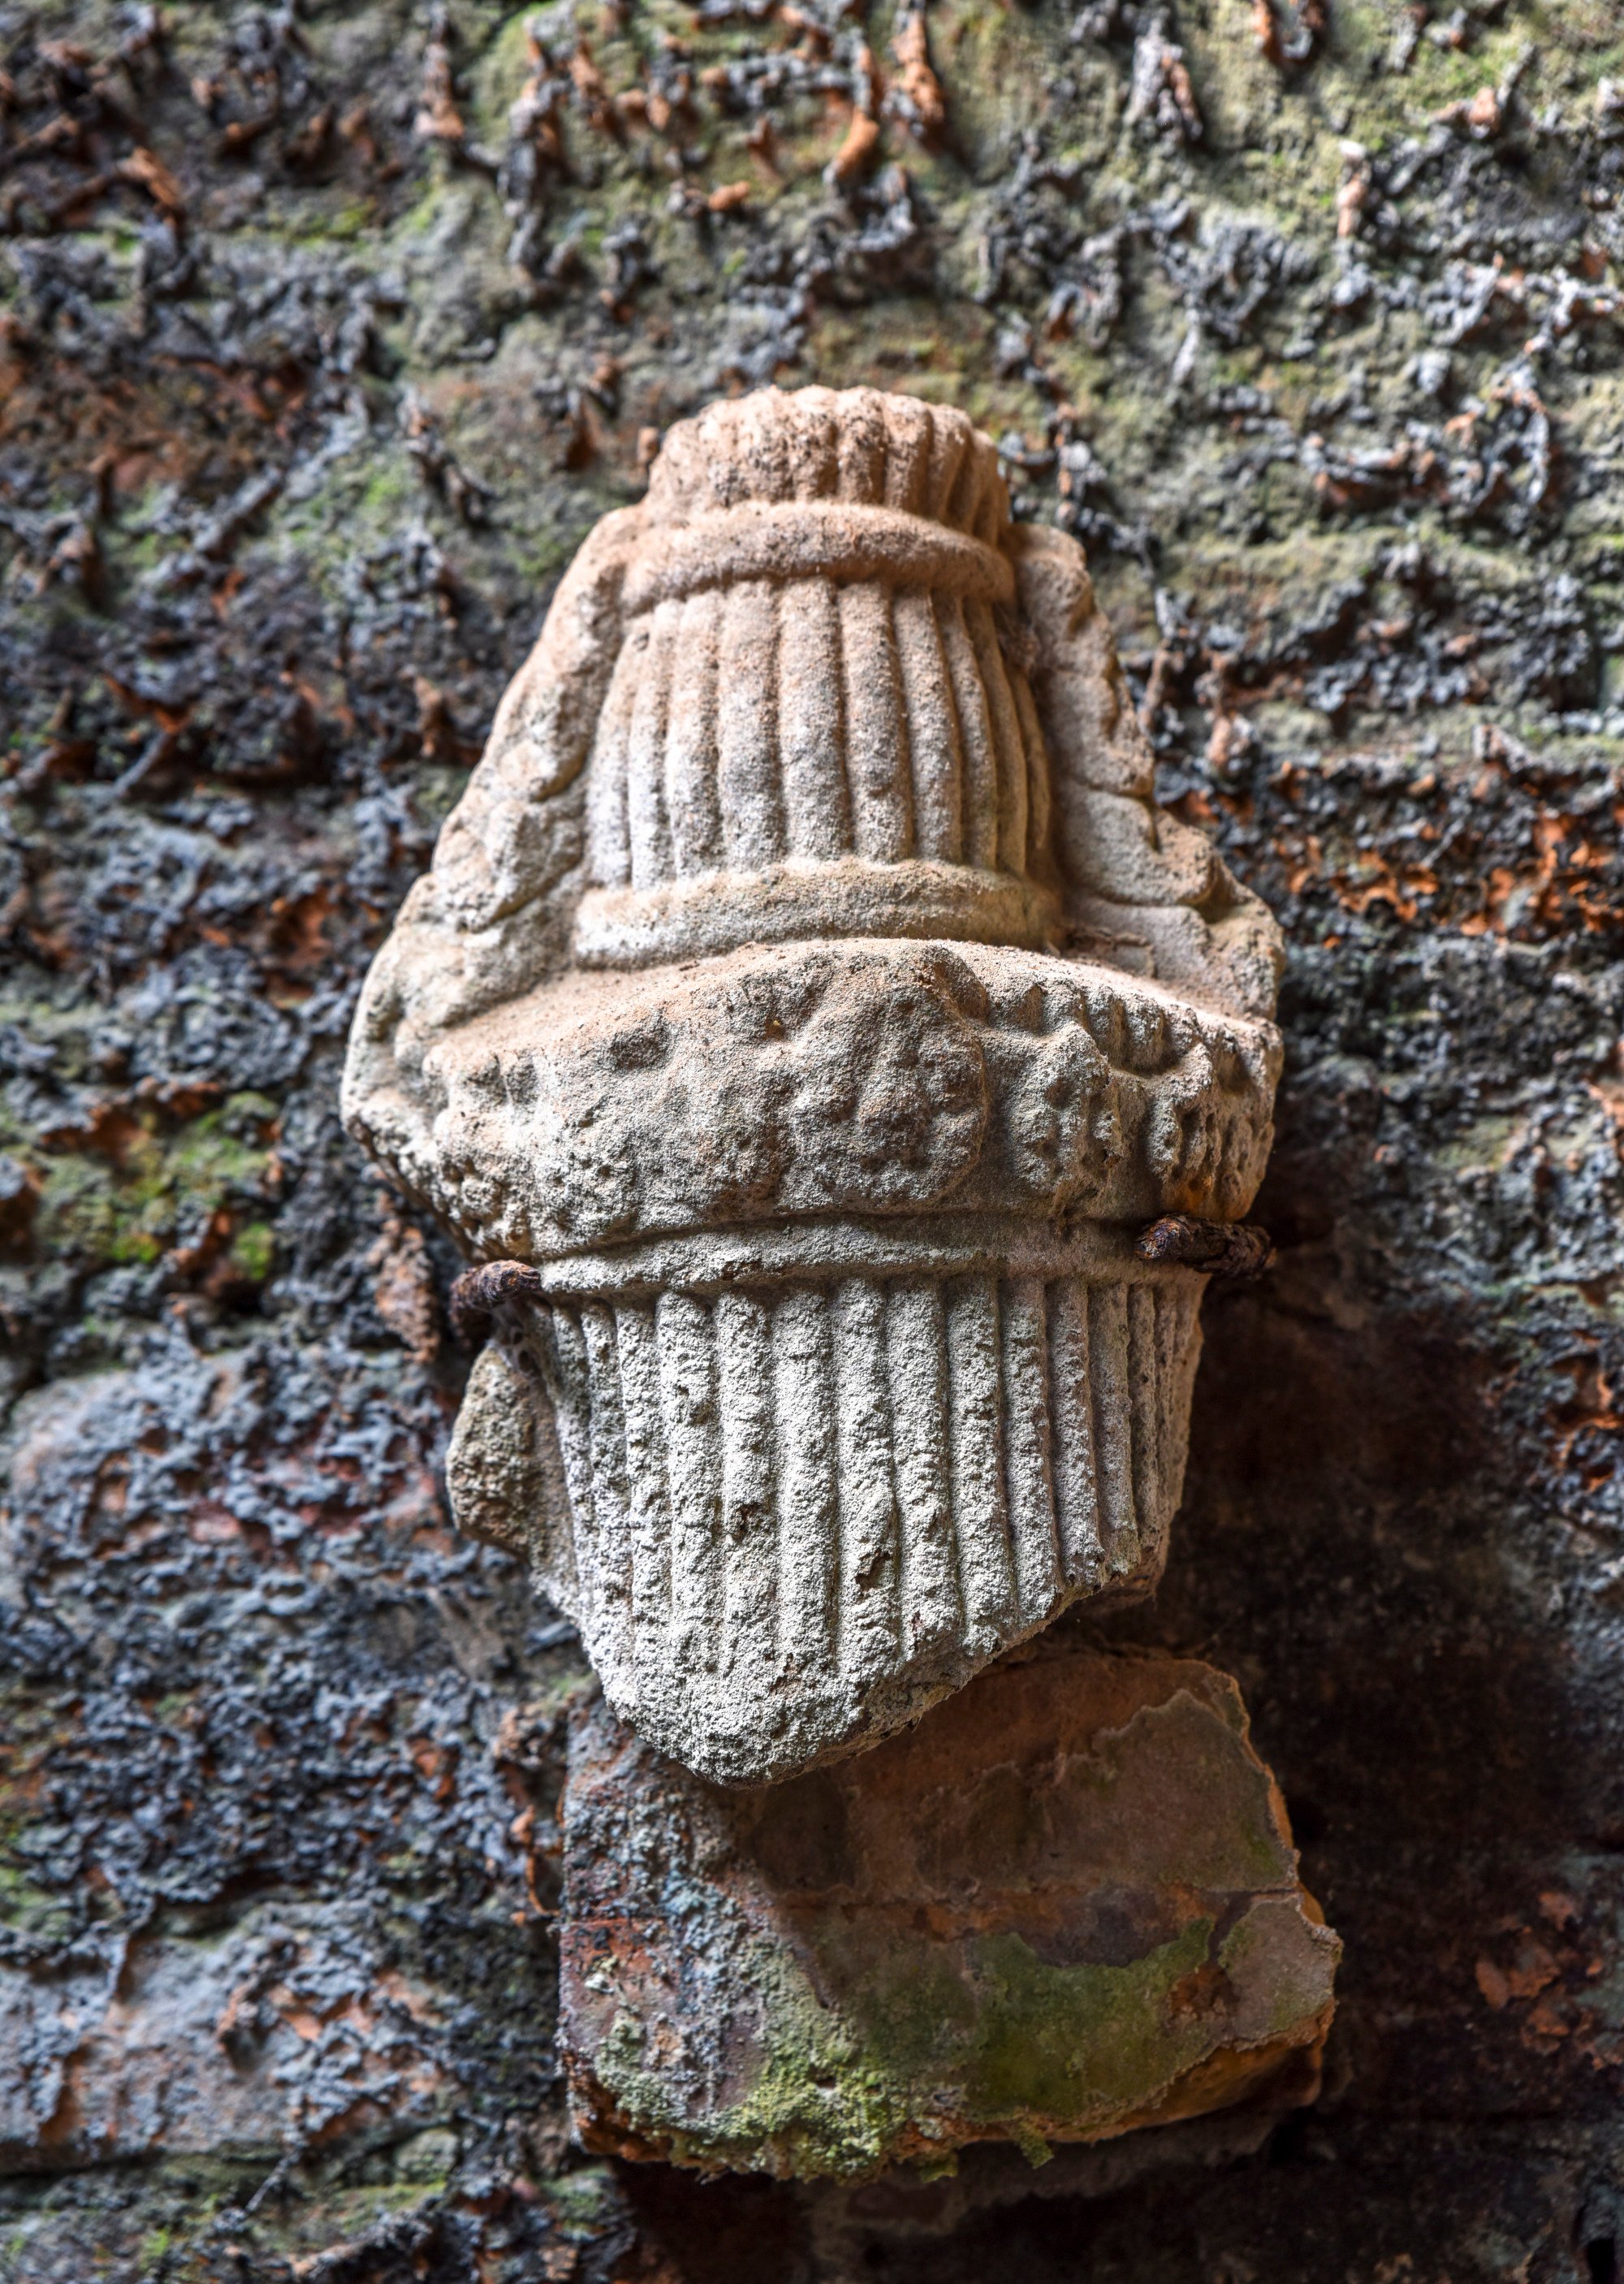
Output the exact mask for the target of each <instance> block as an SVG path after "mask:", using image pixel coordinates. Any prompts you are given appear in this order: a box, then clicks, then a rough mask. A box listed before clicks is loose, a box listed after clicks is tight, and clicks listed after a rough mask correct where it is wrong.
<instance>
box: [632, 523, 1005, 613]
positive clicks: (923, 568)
mask: <svg viewBox="0 0 1624 2284" xmlns="http://www.w3.org/2000/svg"><path fill="white" fill-rule="evenodd" d="M805 578H824V579H834V580H855V579H878V580H882V581H883V582H884V583H885V584H886V586H888V587H928V588H931V589H933V591H937V592H941V593H949V594H955V595H960V596H963V597H964V598H966V599H974V600H977V601H980V602H986V603H1011V602H1013V600H1014V598H1015V573H1014V568H1013V567H1012V565H1011V562H1010V559H1009V558H1008V557H1007V556H1006V555H1004V554H1003V552H1002V551H1000V550H999V549H998V548H996V547H992V546H989V545H988V544H987V542H986V541H985V540H980V539H972V538H971V537H969V536H968V535H967V534H966V533H964V532H962V531H954V530H951V529H949V528H948V526H946V525H945V524H941V523H935V522H933V521H932V520H930V519H929V518H927V517H925V516H922V515H911V514H910V513H909V512H907V511H906V510H905V509H902V508H890V507H864V506H860V505H855V503H852V502H848V501H846V500H783V501H777V500H751V501H748V502H746V504H745V505H742V506H739V507H734V508H728V509H726V510H725V511H722V512H716V513H712V514H709V515H701V516H696V517H695V519H694V520H693V521H692V522H691V523H684V524H671V525H668V526H666V527H664V528H660V527H656V528H653V529H652V530H650V531H649V532H648V534H647V535H646V536H645V537H644V539H643V541H642V542H641V543H640V544H639V546H638V549H637V551H636V556H635V557H634V559H633V560H632V562H631V564H630V565H629V567H628V571H627V575H626V589H625V605H626V608H627V610H628V612H629V613H632V614H636V613H637V612H640V611H646V610H650V609H652V607H653V606H654V605H655V604H656V603H660V602H667V601H675V600H677V599H679V598H682V597H683V596H684V595H691V594H695V593H697V592H698V591H699V589H701V588H704V587H725V586H730V585H731V584H733V583H735V582H737V581H738V580H741V579H805Z"/></svg>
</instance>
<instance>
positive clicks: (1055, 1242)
mask: <svg viewBox="0 0 1624 2284" xmlns="http://www.w3.org/2000/svg"><path fill="white" fill-rule="evenodd" d="M1138 1228H1139V1224H1133V1223H1128V1224H1122V1225H1120V1226H1117V1225H1114V1224H1107V1223H1102V1222H1080V1223H1078V1224H1075V1225H1074V1226H1073V1227H1071V1228H1067V1227H1066V1225H1065V1224H1063V1223H1058V1222H1056V1221H1054V1220H1052V1219H1047V1218H1045V1219H1041V1220H1040V1219H1039V1218H1037V1217H1036V1216H1022V1215H1018V1214H1011V1215H1009V1216H995V1215H990V1214H984V1213H978V1214H953V1213H942V1214H932V1215H910V1216H908V1218H907V1220H906V1222H905V1223H903V1224H902V1225H901V1226H899V1225H898V1224H897V1222H895V1221H892V1222H889V1223H887V1222H886V1221H884V1220H872V1221H871V1220H864V1219H857V1218H849V1217H847V1218H840V1219H831V1220H824V1221H802V1222H793V1223H786V1224H779V1225H777V1226H776V1227H771V1228H765V1229H736V1230H705V1231H701V1232H696V1233H695V1234H693V1235H692V1236H685V1237H663V1238H652V1239H649V1240H645V1241H644V1242H643V1243H642V1244H638V1245H629V1246H626V1247H624V1248H615V1249H613V1250H605V1251H602V1252H596V1253H577V1254H568V1255H563V1256H561V1257H557V1258H554V1259H552V1260H550V1261H543V1262H540V1263H536V1264H535V1266H534V1267H529V1266H528V1264H527V1275H526V1278H525V1280H524V1289H523V1290H522V1291H516V1292H514V1293H513V1294H512V1295H511V1296H510V1295H499V1296H498V1297H497V1299H496V1302H495V1303H494V1304H493V1305H494V1306H495V1307H496V1308H498V1309H499V1308H502V1307H504V1306H505V1307H519V1308H521V1309H522V1308H524V1307H527V1306H531V1305H534V1304H535V1302H540V1301H589V1300H637V1299H648V1298H651V1297H652V1296H653V1295H657V1294H660V1293H667V1292H681V1293H691V1294H693V1295H697V1296H699V1297H709V1296H711V1295H715V1294H719V1293H730V1292H747V1291H749V1290H750V1289H752V1288H753V1287H772V1286H781V1285H789V1284H793V1285H829V1284H833V1283H837V1282H839V1280H840V1279H844V1278H847V1277H853V1276H863V1277H874V1278H878V1279H883V1280H885V1281H886V1282H890V1281H892V1280H894V1279H924V1280H926V1281H928V1282H930V1283H932V1284H943V1283H946V1282H948V1281H949V1280H950V1279H954V1278H957V1277H978V1276H986V1275H989V1274H998V1275H1002V1276H1006V1277H1035V1278H1043V1279H1051V1278H1056V1277H1084V1278H1088V1279H1096V1280H1108V1281H1109V1282H1111V1283H1112V1284H1117V1285H1155V1286H1159V1287H1160V1286H1168V1285H1187V1286H1188V1287H1190V1288H1191V1289H1192V1290H1198V1289H1199V1288H1200V1287H1203V1286H1204V1285H1205V1284H1206V1279H1205V1278H1204V1277H1203V1276H1202V1275H1201V1273H1200V1271H1198V1270H1196V1269H1191V1268H1187V1267H1185V1266H1183V1264H1180V1263H1157V1262H1150V1261H1146V1260H1145V1259H1144V1257H1143V1256H1142V1255H1138V1254H1136V1252H1135V1250H1134V1240H1135V1238H1136V1234H1137V1233H1138Z"/></svg>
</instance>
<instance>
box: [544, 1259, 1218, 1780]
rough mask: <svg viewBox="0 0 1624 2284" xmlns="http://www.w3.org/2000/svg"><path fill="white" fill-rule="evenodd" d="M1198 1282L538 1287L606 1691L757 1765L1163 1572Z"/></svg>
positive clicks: (775, 1767) (676, 1739) (752, 1774)
mask: <svg viewBox="0 0 1624 2284" xmlns="http://www.w3.org/2000/svg"><path fill="white" fill-rule="evenodd" d="M1198 1302H1199V1280H1198V1279H1197V1278H1196V1277H1195V1276H1194V1275H1193V1274H1191V1273H1190V1272H1187V1271H1165V1272H1162V1273H1160V1274H1153V1275H1149V1276H1145V1277H1143V1278H1134V1279H1112V1280H1109V1281H1100V1280H1097V1279H1096V1280H1089V1279H1085V1278H1082V1277H1079V1276H1066V1277H1060V1278H1057V1279H1042V1278H1040V1277H1008V1276H1004V1277H1000V1276H996V1275H991V1274H988V1275H979V1276H966V1277H961V1278H956V1279H931V1278H927V1277H917V1278H902V1279H888V1280H887V1279H878V1278H874V1277H870V1276H851V1277H847V1278H845V1279H839V1280H838V1281H835V1282H832V1283H829V1284H822V1285H819V1284H810V1283H808V1284H788V1285H779V1286H776V1287H768V1288H758V1289H755V1290H751V1291H739V1292H728V1293H723V1294H722V1295H717V1296H715V1297H710V1298H705V1297H699V1296H698V1295H693V1294H690V1293H685V1292H677V1291H672V1292H666V1293H662V1294H660V1295H659V1296H658V1297H655V1298H643V1299H637V1300H618V1299H617V1300H614V1301H608V1300H591V1301H584V1302H574V1303H570V1304H565V1303H557V1302H555V1303H551V1304H550V1305H549V1306H548V1307H547V1308H546V1309H544V1310H543V1311H542V1312H541V1313H540V1317H539V1319H538V1322H537V1325H536V1330H535V1342H536V1345H537V1347H538V1349H539V1351H540V1355H539V1359H538V1360H539V1361H540V1363H541V1365H542V1367H543V1373H544V1376H545V1379H546V1381H547V1383H548V1385H549V1388H550V1394H551V1396H552V1400H553V1404H554V1408H555V1414H556V1419H557V1426H558V1443H559V1450H560V1454H561V1457H562V1459H563V1462H564V1469H565V1474H566V1482H567V1485H568V1491H569V1498H570V1505H571V1508H572V1519H573V1526H574V1561H575V1581H574V1592H573V1596H572V1599H573V1600H574V1605H575V1615H576V1616H577V1618H578V1621H579V1623H580V1624H581V1628H582V1637H583V1639H584V1642H585V1645H586V1647H587V1650H588V1653H589V1655H590V1656H591V1658H592V1661H593V1663H594V1664H595V1665H596V1666H597V1670H598V1672H599V1674H600V1675H601V1677H602V1679H603V1683H604V1686H605V1691H606V1693H607V1694H608V1696H609V1698H610V1700H611V1701H612V1702H613V1704H614V1706H615V1707H616V1708H617V1709H618V1710H619V1711H620V1712H621V1714H622V1715H623V1716H624V1717H626V1718H627V1719H629V1720H630V1721H631V1722H632V1723H634V1724H635V1725H636V1727H637V1728H639V1729H640V1730H641V1731H642V1732H643V1733H644V1735H646V1736H647V1737H648V1738H649V1739H650V1740H651V1741H652V1743H654V1744H655V1745H657V1746H658V1747H659V1748H660V1749H661V1750H662V1751H665V1752H667V1753H669V1754H670V1755H672V1756H674V1757H675V1758H676V1759H678V1760H681V1761H683V1763H685V1764H687V1765H688V1766H689V1767H691V1768H693V1769H696V1770H697V1771H699V1772H700V1773H701V1774H702V1775H706V1776H709V1777H712V1778H714V1779H717V1780H719V1781H722V1782H727V1783H742V1784H752V1783H764V1782H767V1781H769V1780H770V1779H774V1778H776V1777H777V1776H779V1775H782V1774H784V1773H785V1772H788V1771H790V1770H792V1769H793V1768H796V1767H800V1766H804V1765H806V1764H808V1763H809V1762H811V1761H814V1760H816V1759H819V1758H824V1757H827V1756H832V1755H835V1754H839V1753H840V1752H842V1751H847V1750H850V1749H853V1748H855V1747H856V1746H857V1745H859V1744H862V1743H870V1742H873V1741H874V1740H877V1739H878V1737H879V1736H881V1735H884V1734H885V1733H886V1732H887V1731H888V1730H890V1729H892V1728H894V1727H896V1726H898V1725H901V1724H902V1723H903V1722H905V1721H907V1720H909V1719H910V1718H912V1717H914V1716H915V1715H916V1714H917V1713H918V1712H919V1711H921V1710H922V1709H923V1708H924V1707H925V1705H926V1704H928V1703H930V1702H931V1701H933V1699H934V1698H935V1697H937V1696H940V1695H941V1694H942V1693H944V1692H945V1691H947V1690H949V1689H951V1688H955V1687H956V1686H958V1685H959V1684H960V1683H961V1682H963V1681H964V1679H966V1678H968V1676H969V1674H970V1673H972V1672H973V1671H974V1670H977V1669H978V1668H979V1667H980V1666H981V1665H983V1664H985V1663H986V1662H988V1660H989V1659H990V1658H992V1657H995V1656H996V1655H997V1654H999V1653H1000V1652H1001V1651H1002V1650H1003V1649H1005V1648H1007V1647H1009V1646H1010V1645H1011V1643H1012V1642H1015V1641H1018V1640H1019V1639H1021V1638H1022V1637H1023V1636H1025V1635H1027V1634H1029V1633H1032V1632H1034V1631H1035V1630H1036V1629H1037V1628H1039V1627H1040V1626H1042V1625H1043V1624H1044V1623H1047V1622H1048V1620H1050V1618H1052V1617H1053V1616H1054V1615H1056V1614H1057V1612H1058V1610H1059V1609H1060V1608H1062V1607H1064V1606H1065V1605H1066V1603H1067V1602H1070V1601H1073V1600H1076V1599H1078V1598H1079V1597H1080V1596H1081V1595H1084V1594H1089V1593H1092V1592H1099V1591H1100V1590H1101V1589H1104V1588H1107V1587H1110V1586H1113V1585H1120V1584H1134V1583H1138V1582H1145V1583H1148V1582H1149V1581H1150V1580H1152V1579H1153V1578H1154V1576H1156V1574H1157V1572H1158V1571H1159V1568H1160V1565H1161V1560H1162V1554H1163V1550H1164V1545H1165V1540H1166V1532H1167V1523H1168V1521H1169V1520H1170V1518H1171V1516H1172V1514H1173V1511H1174V1509H1175V1507H1176V1506H1177V1504H1178V1499H1179V1495H1180V1490H1181V1486H1182V1482H1183V1470H1184V1456H1185V1447H1186V1441H1187V1428H1188V1420H1189V1412H1190V1395H1191V1379H1192V1375H1193V1373H1194V1369H1195V1364H1196V1357H1197V1353H1198V1346H1199V1330H1198V1321H1197V1312H1198Z"/></svg>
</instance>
